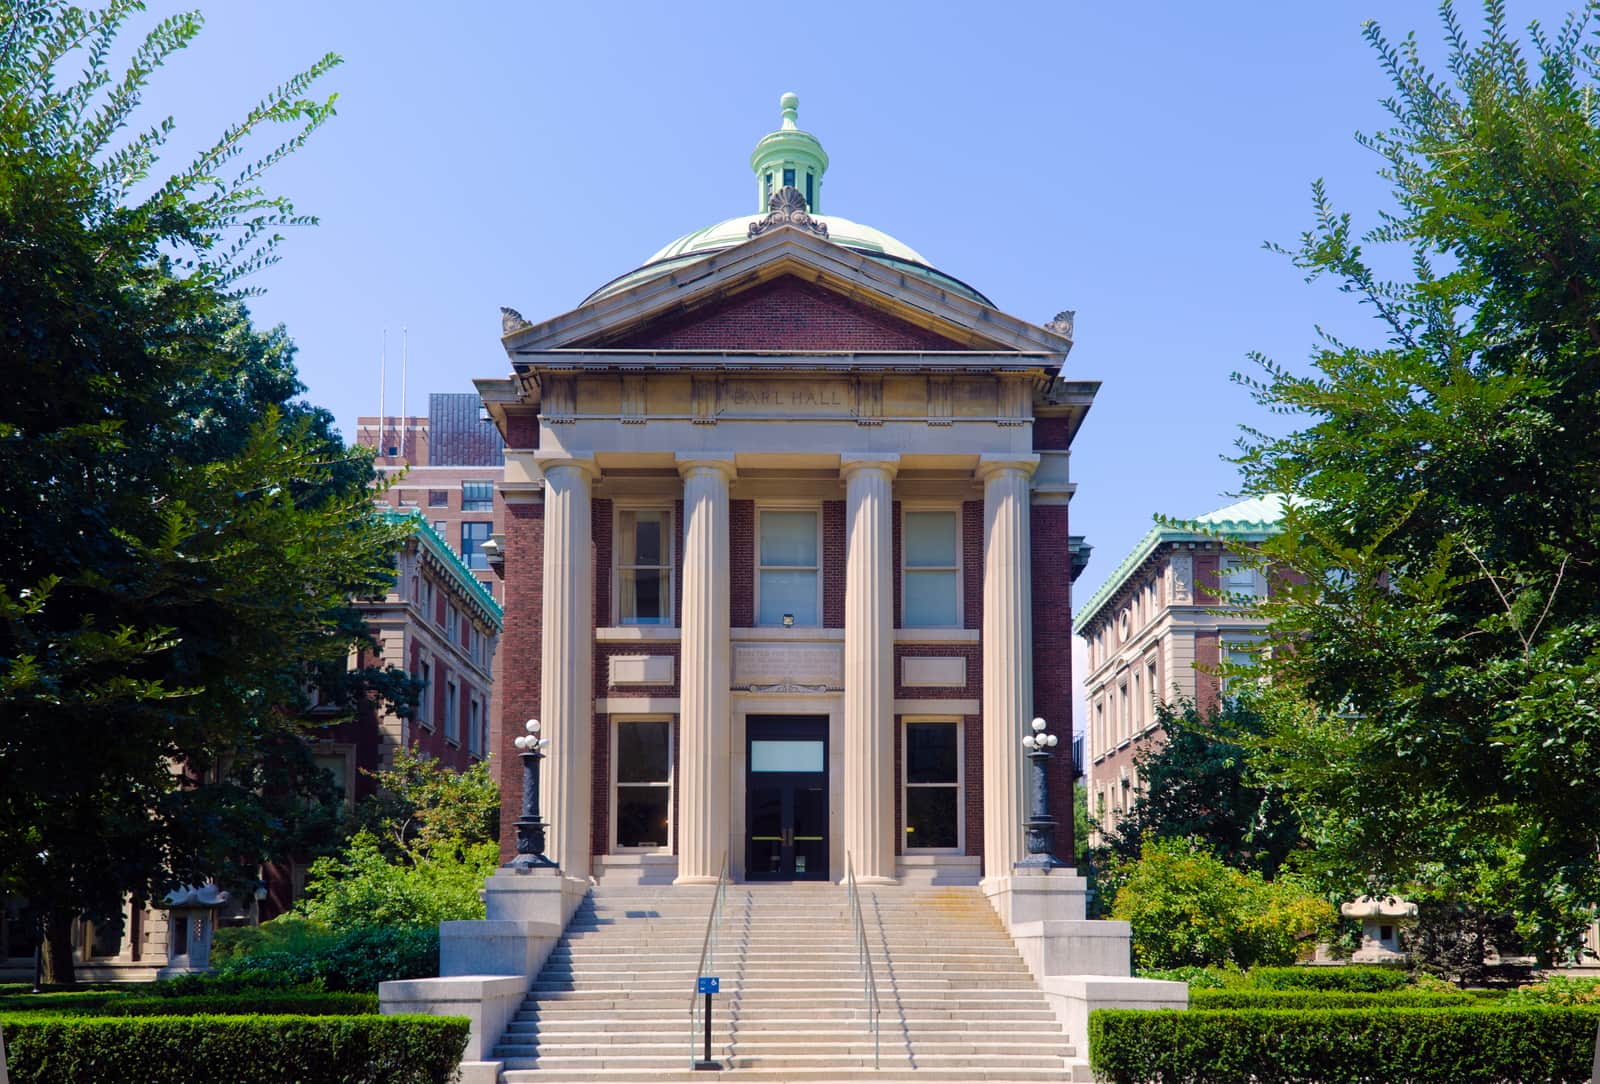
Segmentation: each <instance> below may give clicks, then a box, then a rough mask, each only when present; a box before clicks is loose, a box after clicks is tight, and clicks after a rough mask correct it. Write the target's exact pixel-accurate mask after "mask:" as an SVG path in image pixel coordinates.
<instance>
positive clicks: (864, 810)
mask: <svg viewBox="0 0 1600 1084" xmlns="http://www.w3.org/2000/svg"><path fill="white" fill-rule="evenodd" d="M899 463H900V457H899V456H898V455H893V454H889V455H872V454H862V455H849V454H847V455H844V456H842V457H841V463H840V473H841V474H843V475H844V479H845V579H844V845H845V850H846V851H847V852H848V853H849V854H850V856H851V858H852V860H853V862H854V865H855V875H856V879H857V880H858V881H862V882H864V883H867V884H893V883H894V880H895V872H896V871H895V857H894V831H895V823H894V785H895V780H894V582H893V576H894V565H893V563H892V562H893V552H892V550H893V544H892V539H893V537H894V535H893V530H894V503H893V502H894V495H893V492H892V485H891V483H892V481H893V479H894V476H895V472H896V470H898V469H899ZM844 872H845V871H844V870H838V871H837V873H838V875H839V876H840V878H841V879H842V878H843V876H844Z"/></svg>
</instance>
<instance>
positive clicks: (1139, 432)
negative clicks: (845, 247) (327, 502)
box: [145, 0, 1565, 599]
mask: <svg viewBox="0 0 1600 1084" xmlns="http://www.w3.org/2000/svg"><path fill="white" fill-rule="evenodd" d="M182 7H183V5H177V4H168V3H166V2H165V0H151V8H152V11H151V13H150V16H151V18H152V19H153V18H154V17H155V16H157V15H162V14H165V13H167V12H170V11H176V10H181V9H182ZM1511 8H1512V15H1513V20H1514V22H1515V23H1516V24H1517V25H1519V26H1520V25H1523V24H1525V23H1526V22H1527V20H1528V19H1529V18H1535V17H1536V18H1540V19H1542V20H1545V21H1546V22H1547V23H1548V22H1553V21H1554V20H1556V19H1558V18H1559V17H1560V15H1561V14H1562V13H1563V12H1564V11H1565V8H1564V7H1563V6H1562V5H1560V4H1554V3H1533V2H1531V0H1521V2H1519V0H1512V4H1511ZM203 10H204V13H205V15H206V18H207V21H208V22H207V27H206V29H205V31H204V32H203V33H202V34H201V36H200V38H199V40H198V41H197V42H196V44H195V45H194V46H193V47H192V48H191V49H189V50H188V51H187V52H186V53H184V54H181V55H180V56H179V57H178V58H177V59H176V60H175V61H174V62H173V63H172V64H171V65H170V66H169V67H168V68H167V69H166V70H165V71H163V72H161V73H158V74H157V76H156V77H155V79H154V82H153V86H152V89H151V91H150V93H148V94H147V96H146V100H145V105H146V114H145V123H146V124H148V123H149V122H150V120H151V117H152V115H153V114H157V113H170V114H172V115H173V116H174V117H176V119H177V121H178V125H179V129H178V135H177V136H176V137H175V138H174V140H173V141H172V144H171V146H172V147H173V148H174V154H173V156H172V164H173V165H174V166H175V165H176V164H177V161H178V159H179V157H180V155H181V154H182V153H184V152H186V151H187V150H188V149H190V148H192V147H194V146H198V145H199V144H201V143H202V142H203V141H206V140H208V139H209V138H211V137H214V136H215V134H216V133H217V132H219V131H220V130H221V128H222V127H223V125H225V124H226V123H228V122H230V121H233V120H236V119H237V118H239V117H240V116H241V115H242V114H243V112H244V111H245V110H246V109H247V108H248V107H249V105H250V104H251V103H253V102H254V101H255V100H256V98H258V97H259V96H260V94H261V93H262V92H264V91H265V90H266V89H267V88H268V87H270V86H271V85H273V84H274V83H276V82H278V81H279V80H281V79H283V78H284V77H286V76H287V75H289V74H290V73H291V72H293V71H297V70H299V69H300V68H301V67H303V66H304V65H306V64H308V63H310V62H311V61H312V60H313V59H314V58H315V57H317V56H319V55H320V54H322V53H323V52H325V51H329V50H331V51H334V52H338V53H340V54H341V55H342V56H343V57H344V58H345V64H344V66H342V67H340V68H338V69H336V70H335V71H334V72H333V74H332V75H331V76H330V77H329V78H327V79H326V80H324V83H323V90H324V92H333V91H337V92H338V94H339V105H338V110H339V116H338V117H337V118H335V119H334V120H333V121H332V122H330V123H329V125H328V126H327V127H326V128H325V129H323V131H321V132H320V133H318V134H317V135H316V136H315V137H314V138H313V140H312V142H311V143H310V144H309V145H308V146H307V147H306V148H305V149H304V150H302V151H301V152H299V153H297V154H296V155H294V156H293V157H292V158H291V159H290V160H288V161H287V162H285V163H284V164H283V165H282V166H280V167H279V168H277V169H275V170H274V171H273V173H272V174H271V175H269V185H270V186H271V187H272V188H273V189H274V190H275V191H281V192H285V193H288V194H289V195H291V196H292V197H293V198H294V199H295V201H296V202H297V204H298V206H299V208H300V209H301V210H302V211H305V212H309V213H312V214H315V215H318V216H319V217H320V218H321V220H322V224H321V225H320V226H319V227H317V228H315V229H311V230H306V231H297V232H295V233H294V234H293V235H292V236H291V237H289V239H288V241H287V242H286V244H285V245H284V246H283V260H282V262H281V263H280V264H279V265H277V266H276V267H274V268H272V269H270V270H268V271H266V272H264V273H262V274H260V275H258V276H257V277H256V279H255V281H254V283H253V284H254V285H255V286H258V287H260V288H262V289H264V290H265V291H266V293H265V295H264V296H262V297H259V298H257V299H255V301H254V302H253V308H254V311H255V313H256V315H257V318H258V320H259V321H260V322H262V323H276V322H279V321H282V322H283V323H285V324H286V325H287V326H288V329H289V332H290V334H291V335H292V336H293V338H294V339H295V340H296V341H297V342H298V344H299V347H300V354H299V365H300V371H301V375H302V377H303V379H304V380H305V382H306V384H307V385H308V386H309V392H308V395H309V398H311V399H312V400H314V401H315V402H317V403H320V404H322V405H324V406H326V407H328V408H329V409H331V410H332V411H333V412H334V414H335V415H336V416H337V417H338V419H339V422H340V425H341V428H342V429H343V431H344V432H345V434H346V436H347V437H348V438H353V435H354V422H355V417H356V415H357V414H358V413H360V414H370V413H376V412H377V409H378V355H379V343H380V336H381V334H382V332H383V329H385V328H388V329H389V342H390V359H391V366H390V385H389V398H388V404H389V409H390V410H391V411H395V412H397V411H398V397H399V392H400V384H399V379H398V372H397V368H398V367H397V365H395V364H393V362H395V361H396V360H397V359H398V356H399V349H398V348H399V340H400V329H401V327H402V326H405V327H408V328H409V345H410V366H409V369H410V372H409V377H410V379H409V390H410V398H409V401H410V405H411V406H412V408H413V409H414V410H422V409H425V404H426V394H427V393H428V392H430V391H469V390H471V387H472V386H471V384H470V383H469V381H470V379H471V378H473V377H477V376H496V375H501V374H503V373H505V372H506V371H507V368H508V367H507V364H506V359H505V355H504V354H503V352H502V351H501V349H500V346H499V341H498V339H499V313H498V309H499V306H500V305H510V306H513V307H515V308H517V309H520V310H521V311H522V312H523V313H524V314H525V315H527V316H528V317H529V318H530V319H535V320H537V319H540V318H542V317H546V316H551V315H555V314H557V313H560V312H564V311H566V310H568V309H570V308H571V307H573V306H574V305H576V304H577V303H578V302H580V301H581V300H582V299H583V297H584V296H585V295H586V294H587V293H588V292H589V291H590V290H591V289H593V288H594V287H595V286H597V285H599V284H600V283H602V282H605V281H606V280H608V279H610V278H612V277H613V276H615V275H617V274H620V273H621V272H624V271H627V270H629V269H631V268H633V267H635V266H637V265H638V264H639V263H640V262H641V261H642V260H643V259H644V258H645V257H646V256H648V255H649V254H650V253H651V252H653V251H654V250H655V249H656V248H658V247H659V246H660V245H662V244H664V243H665V242H667V241H668V240H670V239H672V238H674V237H676V236H678V235H680V234H682V233H685V232H687V231H689V230H692V229H696V228H698V227H700V226H703V225H706V224H709V223H711V222H713V221H716V220H719V219H722V218H725V217H728V216H730V215H736V214H742V213H745V212H748V211H751V210H753V209H754V208H753V207H752V198H753V197H752V192H753V185H752V182H751V176H750V173H749V168H748V165H747V159H748V156H749V152H750V149H751V148H752V146H753V145H754V143H755V141H756V140H757V139H758V138H759V137H760V136H761V135H762V134H763V133H765V132H767V131H769V130H770V129H772V128H773V127H775V126H776V123H777V121H778V107H777V101H778V96H779V94H781V93H782V92H783V91H786V90H793V91H795V92H796V93H798V94H799V95H800V121H801V125H802V126H803V127H805V128H808V129H810V130H811V131H813V132H815V133H816V134H817V135H818V136H819V138H820V139H821V140H822V142H823V145H824V147H826V149H827V151H828V153H829V155H830V157H831V159H832V165H831V167H830V168H829V171H828V177H827V187H826V189H825V192H824V201H825V210H827V211H831V212H834V213H837V214H842V215H845V216H846V217H849V218H853V219H856V220H857V221H861V222H866V223H869V224H871V225H874V226H877V227H878V228H880V229H883V230H886V231H888V232H889V233H891V234H894V235H896V236H898V237H900V238H901V239H902V240H904V241H905V242H907V243H908V244H910V245H912V246H913V247H915V248H917V249H918V250H920V251H921V252H922V253H923V254H924V255H925V256H927V257H928V258H929V259H930V260H931V261H932V262H933V263H935V264H936V265H938V266H939V267H941V268H944V269H946V270H948V271H949V272H951V273H952V274H954V275H956V276H958V277H960V278H962V279H965V280H966V281H968V282H970V283H972V284H973V285H974V286H976V287H978V288H979V289H981V290H983V291H984V292H985V293H986V294H988V295H989V296H990V297H991V298H993V299H994V300H995V302H996V303H997V304H998V305H999V306H1000V308H1002V309H1003V310H1005V311H1007V312H1009V313H1012V314H1015V315H1017V316H1020V317H1023V318H1026V319H1030V320H1034V321H1038V322H1043V321H1044V320H1047V319H1049V318H1050V316H1051V315H1053V314H1054V313H1055V312H1057V311H1058V310H1060V309H1064V308H1071V309H1076V310H1077V314H1078V316H1077V345H1076V347H1075V348H1074V349H1073V351H1072V354H1071V356H1070V357H1069V358H1068V362H1067V368H1066V373H1067V375H1068V376H1069V377H1071V378H1075V379H1093V380H1100V381H1103V382H1104V387H1103V388H1102V390H1101V392H1100V396H1099V398H1098V400H1097V401H1096V404H1095V406H1094V409H1093V410H1092V411H1091V412H1090V414H1089V418H1088V421H1087V423H1086V424H1085V426H1084V428H1083V430H1082V433H1081V434H1080V436H1079V438H1078V441H1077V443H1076V445H1075V447H1074V455H1073V470H1074V474H1075V475H1076V480H1077V482H1078V486H1079V489H1078V494H1077V496H1076V498H1075V499H1074V501H1073V504H1072V516H1073V527H1074V530H1075V531H1076V532H1079V533H1082V534H1085V535H1087V537H1088V539H1089V540H1090V542H1091V543H1092V544H1093V545H1094V547H1095V552H1094V557H1093V560H1092V561H1091V563H1090V565H1089V569H1088V571H1087V572H1086V573H1085V574H1084V576H1083V578H1082V579H1080V580H1079V582H1078V587H1077V592H1076V594H1077V597H1078V598H1079V599H1084V598H1087V597H1088V595H1089V593H1090V592H1092V591H1093V590H1094V588H1095V587H1096V586H1097V585H1098V584H1099V583H1100V582H1101V581H1102V580H1103V579H1104V578H1105V576H1106V575H1107V573H1109V572H1110V571H1111V569H1112V568H1113V567H1114V566H1115V565H1116V564H1117V562H1118V561H1119V560H1120V559H1121V558H1122V556H1123V555H1124V554H1125V553H1126V552H1127V551H1128V550H1129V549H1130V548H1131V547H1132V546H1133V545H1134V544H1135V543H1136V542H1137V540H1138V539H1139V538H1140V536H1142V535H1143V534H1144V532H1145V531H1146V530H1148V529H1149V527H1150V525H1151V515H1152V514H1153V513H1155V512H1164V513H1170V514H1173V515H1180V516H1183V515H1194V514H1198V513H1200V512H1203V511H1206V510H1207V509H1210V508H1213V507H1215V506H1217V505H1219V504H1222V503H1225V494H1227V493H1228V492H1230V491H1231V490H1232V488H1233V487H1234V485H1235V474H1234V470H1233V468H1232V467H1231V466H1230V465H1229V464H1227V463H1225V462H1223V461H1222V460H1221V458H1220V457H1221V456H1222V455H1224V454H1225V453H1227V452H1228V451H1229V449H1230V448H1231V446H1232V442H1233V440H1234V438H1235V435H1236V427H1237V424H1238V423H1239V422H1240V421H1251V422H1255V423H1258V424H1260V423H1262V421H1263V419H1262V418H1261V417H1260V415H1259V414H1258V412H1257V411H1256V410H1255V408H1254V406H1253V404H1251V403H1250V401H1249V399H1248V398H1247V397H1246V396H1245V395H1244V393H1243V392H1242V391H1241V390H1240V389H1238V388H1236V387H1235V386H1233V385H1232V384H1230V383H1229V380H1228V374H1229V373H1230V372H1231V371H1233V370H1235V369H1238V368H1242V367H1246V366H1247V362H1246V359H1245V355H1246V352H1247V351H1250V350H1260V351H1263V352H1265V353H1267V354H1269V355H1271V356H1273V357H1275V358H1277V359H1278V360H1280V361H1285V362H1291V363H1297V362H1300V361H1302V360H1303V359H1304V358H1305V357H1306V354H1307V350H1308V347H1309V346H1310V344H1311V343H1312V341H1313V335H1314V332H1313V325H1315V324H1319V323H1320V324H1322V325H1324V326H1328V327H1331V328H1335V329H1338V330H1340V331H1341V332H1345V333H1349V334H1353V335H1355V336H1358V337H1365V338H1370V337H1371V336H1372V335H1373V334H1374V333H1375V329H1373V328H1371V327H1370V325H1368V324H1367V323H1366V322H1364V318H1363V317H1362V316H1361V315H1360V313H1359V312H1357V311H1356V310H1355V309H1354V308H1353V306H1352V304H1351V303H1350V301H1349V300H1348V299H1346V298H1344V297H1342V296H1340V295H1339V294H1337V293H1336V292H1335V291H1334V290H1333V289H1332V287H1331V286H1328V285H1319V286H1315V287H1308V286H1306V285H1305V284H1303V283H1302V282H1301V280H1300V278H1299V276H1298V275H1297V273H1296V272H1295V271H1294V269H1293V268H1292V267H1290V266H1289V265H1288V264H1287V262H1286V261H1285V260H1283V259H1282V258H1281V257H1277V256H1274V255H1272V254H1270V253H1267V252H1264V251H1263V250H1262V248H1261V242H1262V241H1263V240H1266V239H1271V240H1276V241H1280V242H1284V243H1290V242H1292V241H1293V240H1294V239H1295V238H1296V237H1297V236H1298V234H1299V232H1300V231H1301V230H1302V229H1304V228H1305V227H1306V226H1307V225H1308V224H1309V223H1310V206H1309V197H1308V186H1309V183H1310V182H1311V181H1312V179H1314V178H1316V177H1325V178H1327V180H1328V182H1329V185H1330V189H1331V192H1332V194H1333V196H1334V198H1335V199H1336V200H1337V201H1338V202H1339V203H1340V204H1341V205H1342V206H1343V207H1345V208H1347V209H1349V210H1351V211H1353V212H1355V213H1356V214H1357V215H1358V217H1359V218H1361V219H1365V220H1367V221H1370V219H1371V213H1372V211H1373V210H1374V209H1375V208H1376V207H1377V206H1379V205H1380V204H1381V203H1382V201H1383V198H1384V195H1385V192H1384V188H1383V185H1382V184H1381V182H1380V181H1379V180H1378V179H1377V178H1376V176H1375V174H1374V170H1375V168H1376V166H1377V162H1376V161H1375V160H1374V158H1373V157H1372V156H1371V155H1370V154H1369V153H1368V152H1365V151H1363V150H1361V149H1360V148H1359V147H1357V146H1356V144H1355V142H1354V141H1353V139H1352V135H1353V133H1355V132H1356V131H1357V130H1370V129H1372V128H1374V127H1377V126H1379V125H1381V124H1382V123H1383V122H1384V120H1385V114H1384V113H1383V111H1382V109H1381V108H1380V106H1379V104H1378V103H1379V100H1380V99H1381V98H1382V97H1383V96H1384V95H1385V94H1386V93H1387V89H1388V88H1387V84H1386V82H1385V80H1384V78H1383V75H1382V72H1381V71H1380V70H1379V68H1378V66H1377V63H1376V61H1375V58H1374V55H1373V53H1372V52H1371V50H1370V49H1369V48H1368V47H1367V46H1366V44H1365V43H1364V42H1363V41H1362V39H1361V35H1360V26H1361V23H1362V21H1363V20H1364V19H1366V18H1377V19H1378V20H1379V21H1380V22H1381V23H1382V24H1383V25H1384V26H1385V28H1386V29H1387V30H1389V31H1390V32H1391V34H1392V35H1393V36H1399V35H1400V34H1403V33H1404V31H1405V30H1407V29H1416V30H1418V31H1419V36H1420V37H1421V39H1422V40H1423V42H1424V43H1425V45H1426V46H1427V50H1426V51H1427V52H1428V53H1429V54H1430V55H1432V56H1435V57H1437V55H1438V52H1439V50H1438V40H1439V34H1438V30H1437V27H1438V22H1437V17H1436V14H1435V4H1434V2H1433V0H1365V2H1351V0H1319V2H1316V3H1284V2H1282V0H1276V2H1259V3H1232V4H1196V3H1188V2H1183V3H1179V2H1169V3H1144V4H1137V5H1136V4H1103V3H1087V2H1079V3H1034V4H1013V3H1000V4H975V3H970V2H968V3H927V2H924V3H863V2H859V0H858V2H856V3H851V4H833V3H808V4H802V5H797V6H785V5H775V4H756V3H743V4H738V5H734V4H690V3H673V4H668V3H627V4H623V3H612V4H578V3H566V4H554V3H551V4H525V3H516V4H513V3H500V4H490V3H466V2H457V3H452V4H438V3H421V2H404V3H402V2H392V3H377V2H364V3H355V2H340V3H327V2H325V0H324V2H307V0H275V2H273V3H265V2H260V3H246V2H243V0H227V2H221V0H216V2H213V3H210V4H207V5H204V7H203ZM1463 12H1464V14H1466V15H1468V16H1475V15H1476V14H1477V9H1476V7H1475V6H1474V5H1472V4H1470V3H1469V4H1463Z"/></svg>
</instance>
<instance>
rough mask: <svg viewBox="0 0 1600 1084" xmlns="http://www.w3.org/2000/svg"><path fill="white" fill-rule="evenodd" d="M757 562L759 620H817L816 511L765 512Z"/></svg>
mask: <svg viewBox="0 0 1600 1084" xmlns="http://www.w3.org/2000/svg"><path fill="white" fill-rule="evenodd" d="M760 533H761V541H760V547H759V550H760V552H759V553H758V554H757V558H756V559H757V561H759V562H760V565H761V575H760V577H759V591H760V598H761V606H760V613H759V614H758V615H757V618H756V623H757V624H760V625H782V624H783V623H784V621H783V615H784V614H789V615H791V616H792V617H793V618H794V623H795V624H796V625H809V626H815V625H819V624H821V621H820V620H819V619H818V612H817V611H818V599H817V584H818V581H819V576H818V571H819V568H820V566H819V563H818V561H819V547H818V543H817V513H815V512H762V513H761V529H760Z"/></svg>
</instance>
